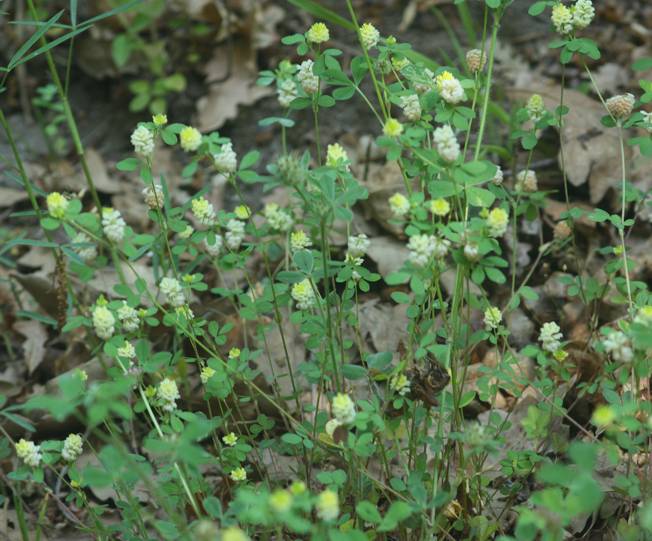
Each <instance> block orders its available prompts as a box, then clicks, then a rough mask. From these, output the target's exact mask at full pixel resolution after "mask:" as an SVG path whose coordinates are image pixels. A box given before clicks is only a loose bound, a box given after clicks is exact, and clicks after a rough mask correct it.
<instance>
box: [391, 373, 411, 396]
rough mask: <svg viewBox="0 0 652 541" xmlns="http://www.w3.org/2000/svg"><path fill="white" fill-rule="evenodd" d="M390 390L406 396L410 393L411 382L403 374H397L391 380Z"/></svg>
mask: <svg viewBox="0 0 652 541" xmlns="http://www.w3.org/2000/svg"><path fill="white" fill-rule="evenodd" d="M389 388H390V389H391V390H392V391H394V392H395V393H398V394H400V395H401V396H405V395H406V394H408V393H409V392H410V380H409V379H408V377H407V376H406V375H405V374H403V373H402V372H401V373H400V374H395V375H393V376H392V377H391V379H390V380H389Z"/></svg>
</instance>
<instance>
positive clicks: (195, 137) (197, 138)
mask: <svg viewBox="0 0 652 541" xmlns="http://www.w3.org/2000/svg"><path fill="white" fill-rule="evenodd" d="M179 141H180V145H181V148H182V149H183V150H185V151H186V152H194V151H195V150H197V149H198V148H199V145H201V133H199V130H198V129H197V128H193V127H192V126H186V127H185V128H183V129H182V130H181V132H180V133H179Z"/></svg>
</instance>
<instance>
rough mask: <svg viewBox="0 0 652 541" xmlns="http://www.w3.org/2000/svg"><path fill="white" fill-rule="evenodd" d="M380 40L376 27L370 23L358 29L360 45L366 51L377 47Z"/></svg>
mask: <svg viewBox="0 0 652 541" xmlns="http://www.w3.org/2000/svg"><path fill="white" fill-rule="evenodd" d="M379 39H380V32H378V30H377V29H376V27H375V26H374V25H373V24H371V23H364V24H363V25H362V26H361V27H360V43H361V44H362V46H363V47H364V48H365V49H366V50H369V49H373V48H374V47H375V46H376V45H378V40H379Z"/></svg>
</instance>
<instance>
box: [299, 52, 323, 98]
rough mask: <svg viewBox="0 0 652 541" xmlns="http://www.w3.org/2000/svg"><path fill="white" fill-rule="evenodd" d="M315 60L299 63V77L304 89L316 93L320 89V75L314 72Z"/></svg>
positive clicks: (309, 92) (306, 91)
mask: <svg viewBox="0 0 652 541" xmlns="http://www.w3.org/2000/svg"><path fill="white" fill-rule="evenodd" d="M313 66H314V62H313V61H312V60H304V61H303V62H301V64H299V70H298V71H297V79H299V83H300V84H301V88H303V91H304V92H305V93H306V94H308V95H311V94H314V93H315V92H317V91H318V90H319V77H317V76H316V75H315V73H314V72H313Z"/></svg>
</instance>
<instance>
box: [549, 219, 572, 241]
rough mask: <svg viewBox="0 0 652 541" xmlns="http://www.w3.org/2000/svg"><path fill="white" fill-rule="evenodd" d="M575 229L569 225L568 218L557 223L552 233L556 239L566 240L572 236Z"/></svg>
mask: <svg viewBox="0 0 652 541" xmlns="http://www.w3.org/2000/svg"><path fill="white" fill-rule="evenodd" d="M572 232H573V230H572V229H571V228H570V226H569V225H568V222H567V221H566V220H561V221H560V222H557V223H556V224H555V227H554V229H553V230H552V235H553V237H554V238H555V240H564V239H567V238H568V237H570V235H571V233H572Z"/></svg>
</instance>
